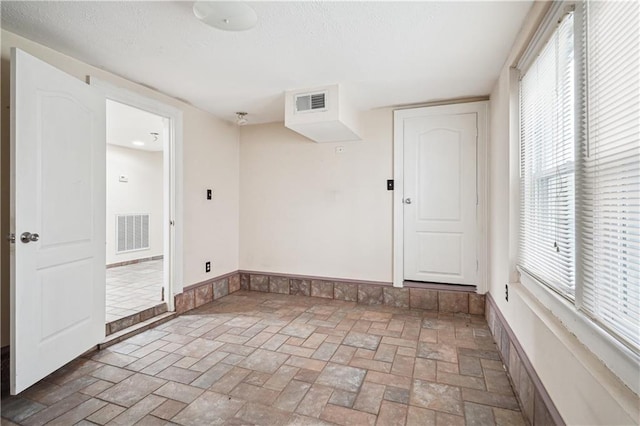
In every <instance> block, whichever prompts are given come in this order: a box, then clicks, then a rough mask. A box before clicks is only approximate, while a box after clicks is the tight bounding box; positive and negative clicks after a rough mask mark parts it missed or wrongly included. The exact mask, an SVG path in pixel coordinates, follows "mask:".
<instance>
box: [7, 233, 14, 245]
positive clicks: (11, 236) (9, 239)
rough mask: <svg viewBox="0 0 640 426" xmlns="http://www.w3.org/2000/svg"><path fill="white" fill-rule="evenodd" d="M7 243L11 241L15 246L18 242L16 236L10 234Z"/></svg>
mask: <svg viewBox="0 0 640 426" xmlns="http://www.w3.org/2000/svg"><path fill="white" fill-rule="evenodd" d="M7 241H9V242H10V243H12V244H15V242H16V234H13V233H12V234H8V235H7Z"/></svg>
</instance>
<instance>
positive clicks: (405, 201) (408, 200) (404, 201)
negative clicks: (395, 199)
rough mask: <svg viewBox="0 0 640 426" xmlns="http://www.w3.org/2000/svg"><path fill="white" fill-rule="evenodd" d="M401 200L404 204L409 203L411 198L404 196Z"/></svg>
mask: <svg viewBox="0 0 640 426" xmlns="http://www.w3.org/2000/svg"><path fill="white" fill-rule="evenodd" d="M402 202H403V203H405V204H411V198H405V199H404V200H403V201H402Z"/></svg>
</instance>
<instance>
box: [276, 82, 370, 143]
mask: <svg viewBox="0 0 640 426" xmlns="http://www.w3.org/2000/svg"><path fill="white" fill-rule="evenodd" d="M284 125H285V126H286V127H288V128H289V129H291V130H293V131H295V132H298V133H300V134H301V135H303V136H306V137H307V138H309V139H311V140H312V141H314V142H346V141H358V140H360V131H359V130H360V126H359V120H358V113H357V111H355V110H354V109H353V108H351V105H350V103H349V102H348V99H347V98H346V96H345V94H344V91H342V90H341V88H340V86H338V85H337V84H334V85H332V86H324V87H316V88H314V89H303V90H294V91H290V92H286V93H285V113H284Z"/></svg>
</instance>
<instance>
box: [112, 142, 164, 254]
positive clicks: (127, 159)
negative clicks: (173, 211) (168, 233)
mask: <svg viewBox="0 0 640 426" xmlns="http://www.w3.org/2000/svg"><path fill="white" fill-rule="evenodd" d="M120 175H125V176H126V177H127V179H128V181H127V182H120ZM163 176H164V173H163V164H162V151H143V150H140V149H131V148H124V147H121V146H118V145H111V144H107V265H111V264H113V263H118V262H124V261H126V260H133V259H143V258H148V257H152V256H159V255H162V253H163V248H164V247H163V223H164V220H163V211H162V209H163V204H162V200H163V194H164V190H163ZM121 214H149V248H148V249H144V250H137V251H133V252H125V253H116V249H117V247H116V243H117V239H116V215H121Z"/></svg>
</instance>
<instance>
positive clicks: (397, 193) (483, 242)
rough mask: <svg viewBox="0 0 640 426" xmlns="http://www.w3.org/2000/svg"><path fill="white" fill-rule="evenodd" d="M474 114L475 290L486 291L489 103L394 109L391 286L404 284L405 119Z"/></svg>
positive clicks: (482, 292)
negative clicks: (476, 197)
mask: <svg viewBox="0 0 640 426" xmlns="http://www.w3.org/2000/svg"><path fill="white" fill-rule="evenodd" d="M464 113H476V114H477V117H478V121H477V123H478V141H477V144H478V145H477V154H476V155H477V159H476V174H477V180H476V182H477V195H478V207H477V253H478V281H479V282H478V287H477V289H478V293H481V294H484V293H486V292H487V251H488V250H487V249H488V246H487V203H486V201H487V193H486V192H487V191H486V188H487V185H486V176H487V120H488V116H489V102H488V101H479V102H468V103H461V104H451V105H438V106H427V107H422V108H410V109H399V110H395V111H394V112H393V180H394V191H393V286H394V287H403V286H404V204H403V202H402V200H403V199H404V120H406V119H410V118H416V117H425V116H437V115H447V114H464Z"/></svg>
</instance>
